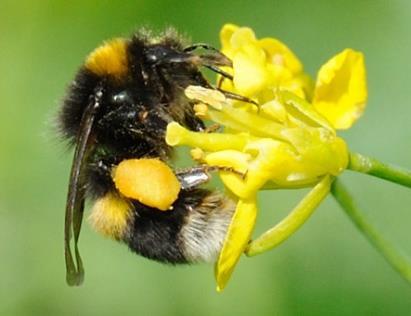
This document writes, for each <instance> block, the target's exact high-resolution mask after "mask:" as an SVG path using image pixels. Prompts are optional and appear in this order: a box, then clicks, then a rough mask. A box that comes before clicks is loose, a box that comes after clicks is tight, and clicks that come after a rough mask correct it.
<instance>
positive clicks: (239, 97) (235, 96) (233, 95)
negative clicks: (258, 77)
mask: <svg viewBox="0 0 411 316" xmlns="http://www.w3.org/2000/svg"><path fill="white" fill-rule="evenodd" d="M217 90H218V91H220V92H221V93H222V94H224V95H225V97H226V98H227V99H231V100H237V101H243V102H247V103H251V104H254V105H257V106H258V105H259V104H258V103H257V102H255V101H254V100H251V99H250V98H247V97H245V96H242V95H240V94H236V93H233V92H229V91H225V90H222V89H220V88H217Z"/></svg>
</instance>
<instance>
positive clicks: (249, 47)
mask: <svg viewBox="0 0 411 316" xmlns="http://www.w3.org/2000/svg"><path fill="white" fill-rule="evenodd" d="M220 39H221V44H222V49H221V51H222V52H223V53H224V54H225V55H227V56H228V57H229V58H231V59H232V61H233V68H232V69H227V71H228V72H231V73H232V74H233V75H234V80H233V81H232V82H229V81H227V80H225V81H224V82H223V85H222V88H223V89H224V90H227V91H231V92H235V93H238V94H240V95H243V96H247V97H250V98H252V99H255V100H256V101H257V102H258V103H260V104H263V103H266V102H268V101H270V100H272V99H273V97H274V94H275V90H276V89H281V90H287V91H290V92H293V93H294V94H296V95H298V96H299V97H301V98H304V99H306V100H307V101H310V102H311V103H312V105H313V106H314V107H315V109H316V110H317V111H318V112H319V113H320V114H322V115H323V116H324V117H325V118H326V119H327V120H329V122H330V123H331V124H332V125H333V127H334V128H336V129H346V128H349V127H351V125H352V124H353V123H354V122H355V121H356V120H357V119H358V118H359V117H360V116H361V114H362V113H363V111H364V109H365V105H366V101H367V84H366V73H365V65H364V57H363V54H362V53H360V52H356V51H354V50H352V49H345V50H344V51H342V52H341V53H339V54H337V55H336V56H334V57H333V58H331V59H330V60H329V61H328V62H327V63H325V64H324V65H323V66H322V67H321V69H320V71H319V72H318V75H317V80H316V82H315V87H313V85H312V80H311V79H310V77H309V76H308V75H307V74H305V73H304V72H303V66H302V64H301V62H300V61H299V59H298V58H297V57H296V56H295V55H294V53H293V52H292V51H291V50H290V49H289V48H288V47H287V46H286V45H285V44H283V43H282V42H280V41H279V40H277V39H274V38H263V39H257V38H256V37H255V34H254V32H253V31H252V30H251V29H250V28H247V27H238V26H235V25H233V24H226V25H224V26H223V28H222V30H221V32H220ZM312 96H313V97H312Z"/></svg>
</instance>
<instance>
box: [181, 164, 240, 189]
mask: <svg viewBox="0 0 411 316" xmlns="http://www.w3.org/2000/svg"><path fill="white" fill-rule="evenodd" d="M216 171H226V172H234V173H237V174H240V175H241V176H244V174H242V173H240V172H238V171H236V170H234V169H233V168H231V167H221V166H208V165H201V166H197V167H192V168H187V169H180V170H177V171H176V177H177V179H178V181H179V182H180V183H181V188H182V189H183V190H187V189H193V188H195V187H198V186H199V185H202V184H204V183H207V182H208V181H210V180H211V174H210V173H211V172H216Z"/></svg>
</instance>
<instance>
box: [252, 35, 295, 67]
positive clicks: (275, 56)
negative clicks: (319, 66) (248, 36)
mask: <svg viewBox="0 0 411 316" xmlns="http://www.w3.org/2000/svg"><path fill="white" fill-rule="evenodd" d="M258 43H259V44H260V46H261V47H262V48H263V49H264V50H265V52H266V53H267V55H268V56H269V62H271V63H272V64H274V65H279V66H282V67H285V68H287V69H289V70H291V71H292V72H293V73H294V74H298V73H300V72H302V70H303V66H302V64H301V62H300V60H299V59H298V58H297V56H296V55H295V54H294V53H293V52H292V51H291V50H290V49H289V48H288V47H287V46H286V45H285V44H284V43H282V42H280V41H279V40H277V39H274V38H263V39H261V40H259V41H258Z"/></svg>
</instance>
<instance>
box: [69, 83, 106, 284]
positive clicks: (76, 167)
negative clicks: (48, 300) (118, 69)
mask: <svg viewBox="0 0 411 316" xmlns="http://www.w3.org/2000/svg"><path fill="white" fill-rule="evenodd" d="M102 94H103V92H102V88H101V87H99V88H98V89H96V91H95V94H94V95H93V97H92V98H91V100H90V103H89V104H88V106H87V107H86V109H85V111H84V113H83V116H82V118H81V123H80V128H79V131H78V134H77V141H76V149H75V152H74V157H73V164H72V166H71V172H70V184H69V190H68V194H67V204H66V215H65V226H64V250H65V259H66V280H67V284H69V285H71V286H73V285H80V284H81V283H82V282H83V279H84V268H83V263H82V260H81V257H80V252H79V250H78V239H79V235H80V230H81V223H82V220H83V212H84V195H85V189H86V188H85V183H84V179H83V173H84V172H83V171H84V165H85V161H86V158H87V154H88V152H89V149H90V145H91V142H92V138H91V130H92V126H93V123H94V119H95V114H96V111H97V109H98V108H99V106H100V101H101V97H102ZM72 232H73V233H74V251H75V257H76V264H75V263H74V260H73V255H72V252H71V245H70V240H71V234H72Z"/></svg>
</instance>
